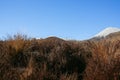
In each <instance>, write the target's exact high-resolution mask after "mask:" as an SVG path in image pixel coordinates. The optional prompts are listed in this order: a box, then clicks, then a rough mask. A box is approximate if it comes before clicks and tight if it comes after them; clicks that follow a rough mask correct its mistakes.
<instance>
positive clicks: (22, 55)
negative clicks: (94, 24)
mask: <svg viewBox="0 0 120 80" xmlns="http://www.w3.org/2000/svg"><path fill="white" fill-rule="evenodd" d="M0 80H120V39H103V40H99V41H92V40H85V41H75V40H63V39H60V38H57V37H48V38H45V39H35V38H28V37H27V36H26V35H21V34H17V35H14V36H11V37H8V38H7V39H5V40H1V41H0Z"/></svg>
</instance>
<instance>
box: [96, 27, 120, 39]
mask: <svg viewBox="0 0 120 80" xmlns="http://www.w3.org/2000/svg"><path fill="white" fill-rule="evenodd" d="M119 31H120V29H119V28H114V27H108V28H106V29H104V30H103V31H101V32H99V33H98V34H96V35H95V36H94V37H106V36H108V35H109V34H111V33H115V32H119Z"/></svg>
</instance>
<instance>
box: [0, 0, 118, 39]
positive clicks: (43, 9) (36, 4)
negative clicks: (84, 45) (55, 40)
mask: <svg viewBox="0 0 120 80" xmlns="http://www.w3.org/2000/svg"><path fill="white" fill-rule="evenodd" d="M111 26H112V27H118V28H120V0H0V38H3V37H6V36H7V35H8V34H10V35H13V34H15V33H23V34H27V35H28V36H30V37H36V38H45V37H48V36H57V37H61V38H65V39H76V40H83V39H89V38H91V37H92V36H94V35H95V34H96V33H98V32H99V31H101V30H103V29H104V28H106V27H111Z"/></svg>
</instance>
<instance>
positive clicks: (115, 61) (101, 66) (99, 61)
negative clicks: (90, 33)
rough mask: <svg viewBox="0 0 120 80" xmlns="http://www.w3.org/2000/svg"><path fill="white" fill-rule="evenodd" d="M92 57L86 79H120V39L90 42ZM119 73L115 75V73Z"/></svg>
mask: <svg viewBox="0 0 120 80" xmlns="http://www.w3.org/2000/svg"><path fill="white" fill-rule="evenodd" d="M90 45H91V46H92V58H91V60H90V61H89V63H88V65H87V68H86V70H85V76H84V80H119V79H120V78H119V79H118V78H117V79H115V78H116V77H119V76H120V75H119V73H120V56H119V55H120V41H119V40H118V41H117V40H116V41H110V40H103V41H100V42H90ZM116 73H117V74H118V75H116V76H115V75H114V74H116Z"/></svg>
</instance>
